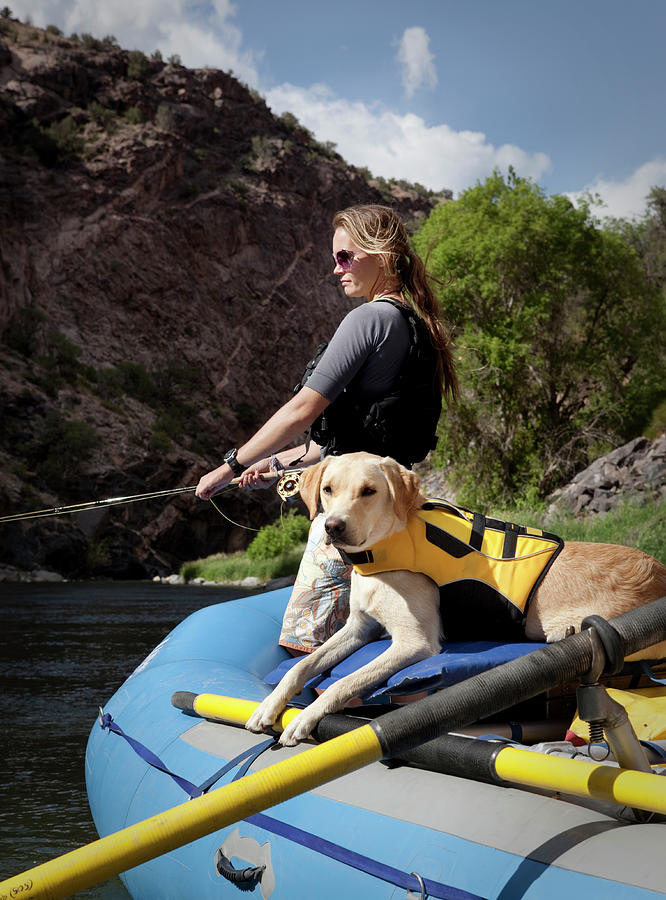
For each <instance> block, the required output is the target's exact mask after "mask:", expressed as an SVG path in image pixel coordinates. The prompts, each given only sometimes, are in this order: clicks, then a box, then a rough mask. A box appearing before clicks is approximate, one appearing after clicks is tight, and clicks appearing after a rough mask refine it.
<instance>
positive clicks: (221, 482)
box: [195, 463, 234, 500]
mask: <svg viewBox="0 0 666 900" xmlns="http://www.w3.org/2000/svg"><path fill="white" fill-rule="evenodd" d="M233 477H234V473H233V472H232V471H231V469H230V468H229V466H228V465H227V464H226V463H223V464H222V465H221V466H218V468H217V469H213V471H212V472H208V474H207V475H203V476H202V477H201V478H200V479H199V484H198V485H197V489H196V491H195V494H196V495H197V497H198V498H199V499H200V500H210V498H211V497H212V496H214V495H215V494H217V493H218V492H219V491H221V490H222V488H225V487H226V486H227V485H228V484H229V482H230V481H231V479H232V478H233Z"/></svg>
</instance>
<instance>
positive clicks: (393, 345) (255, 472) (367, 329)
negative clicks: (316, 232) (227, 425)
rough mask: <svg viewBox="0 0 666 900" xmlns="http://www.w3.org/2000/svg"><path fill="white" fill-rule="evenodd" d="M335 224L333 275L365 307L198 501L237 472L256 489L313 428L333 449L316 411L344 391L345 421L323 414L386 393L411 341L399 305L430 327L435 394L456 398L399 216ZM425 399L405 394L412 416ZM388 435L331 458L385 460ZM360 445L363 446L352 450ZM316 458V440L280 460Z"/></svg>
mask: <svg viewBox="0 0 666 900" xmlns="http://www.w3.org/2000/svg"><path fill="white" fill-rule="evenodd" d="M333 227H334V229H335V232H334V235H333V258H334V260H335V268H334V274H336V275H338V276H339V277H340V283H341V285H342V289H343V290H344V292H345V295H346V296H347V297H349V298H350V299H351V298H354V299H355V298H361V297H365V298H366V299H367V300H368V301H370V302H369V303H366V304H364V305H362V306H359V307H356V308H355V309H353V310H352V311H351V312H350V313H348V315H347V316H346V317H345V318H344V319H343V321H342V323H341V324H340V326H339V327H338V329H337V331H336V333H335V335H334V336H333V338H332V340H331V342H330V343H329V345H328V347H327V349H326V352H325V353H324V355H323V356H322V358H321V360H320V361H319V363H318V364H317V366H316V367H315V369H314V371H313V373H312V375H311V376H310V378H309V379H308V382H307V384H305V385H304V386H303V387H301V389H300V390H299V391H298V393H296V394H295V395H294V396H293V397H292V398H291V400H289V402H288V403H286V404H285V405H284V406H282V407H281V408H280V409H279V410H278V411H277V412H276V413H275V414H274V415H273V416H272V417H271V418H270V419H269V420H268V421H267V422H266V423H265V425H263V426H262V427H261V428H260V429H259V431H257V432H256V434H255V435H253V437H251V438H250V439H249V440H248V441H247V442H246V443H245V444H243V446H242V447H241V448H240V449H239V450H238V451H237V452H236V451H235V450H233V451H228V453H227V454H225V457H224V459H225V461H224V462H223V463H222V465H221V466H219V467H218V468H216V469H214V470H213V471H212V472H209V473H208V474H207V475H204V476H203V477H202V478H201V480H200V482H199V484H198V486H197V491H196V493H197V496H198V497H200V498H201V499H204V500H207V499H209V498H210V497H212V496H213V495H214V494H216V493H217V492H218V491H220V490H221V489H222V488H223V487H225V486H226V485H227V484H228V483H229V482H230V481H231V479H232V478H234V476H238V475H242V479H241V484H243V485H245V486H254V485H257V486H258V483H259V478H258V476H259V475H260V474H264V473H267V472H269V471H270V461H271V458H272V457H274V454H275V453H278V452H280V451H281V450H282V449H283V448H285V447H287V446H288V445H289V444H291V443H292V442H293V441H294V440H295V439H296V438H297V437H298V436H299V435H301V434H303V432H305V431H307V430H308V429H309V428H310V427H311V426H312V425H313V424H314V423H317V425H316V426H315V428H314V433H313V436H314V437H315V438H316V436H317V435H319V436H320V437H322V438H329V440H328V441H325V443H326V446H329V444H330V443H333V444H335V443H336V442H335V434H334V433H331V432H334V431H335V425H334V424H329V423H328V422H326V421H325V419H326V417H322V414H323V413H324V411H325V410H326V409H327V408H328V407H329V406H331V404H333V406H336V405H340V406H342V404H340V398H341V396H342V394H343V392H345V393H346V394H347V396H346V397H345V398H344V399H345V401H346V402H345V404H344V406H345V407H346V409H345V415H335V416H331V412H332V411H333V410H330V411H329V416H328V418H329V419H331V418H335V419H342V420H343V421H344V422H346V421H348V413H349V408H350V407H352V406H355V407H356V408H358V409H359V410H360V409H361V408H362V407H363V406H365V407H366V408H369V407H370V406H372V404H373V402H375V401H377V400H382V399H383V398H385V397H386V396H387V395H389V394H390V393H391V391H392V389H394V388H395V386H396V383H397V382H398V381H399V378H400V373H401V368H402V367H403V365H404V363H405V362H406V361H407V359H408V356H409V351H410V349H411V347H412V345H413V341H412V337H413V334H410V325H409V320H408V317H406V316H405V315H404V314H403V313H402V312H401V310H400V308H399V307H403V309H404V311H405V312H406V313H409V312H411V311H415V312H416V314H417V316H418V319H419V321H420V322H422V323H423V324H424V325H425V328H426V329H427V335H428V338H429V344H430V346H429V347H428V348H423V347H422V348H421V351H423V350H424V349H429V350H431V357H432V359H433V364H434V373H433V374H434V378H435V379H436V383H437V384H438V386H439V391H440V394H442V395H444V397H446V398H447V399H449V400H454V399H455V397H456V396H457V392H458V383H457V379H456V374H455V367H454V363H453V357H452V353H451V346H450V342H449V338H448V335H447V333H446V330H445V328H444V326H443V324H442V322H441V320H440V318H439V308H438V304H437V299H436V297H435V295H434V293H433V291H432V288H431V287H430V285H429V283H428V278H427V275H426V271H425V266H424V264H423V262H422V260H421V259H420V257H419V256H418V255H417V254H416V253H415V252H414V251H413V250H412V249H411V247H410V246H409V239H408V237H407V233H406V231H405V228H404V225H403V224H402V222H401V221H400V219H399V217H398V216H397V215H396V213H395V212H394V211H393V210H392V209H390V208H389V207H385V206H375V205H367V206H353V207H350V208H349V209H346V210H343V211H342V212H339V213H337V214H336V215H335V217H334V219H333ZM380 298H382V299H387V300H388V299H391V300H393V301H394V304H395V305H393V304H391V303H373V302H372V301H376V300H379V299H380ZM422 355H423V352H422ZM424 399H427V398H424V397H409V398H407V404H406V405H408V406H409V407H410V408H411V409H412V410H414V409H417V408H418V407H420V406H421V405H422V403H423V400H424ZM336 401H337V403H336ZM381 412H382V411H381V410H380V411H379V415H381ZM358 414H359V415H360V412H359V413H358ZM339 427H345V426H344V424H340V426H339ZM391 437H392V436H391V435H387V436H386V439H385V440H386V446H384V447H381V448H375V447H371V446H368V445H367V441H364V440H363V435H362V434H361V435H356V436H355V437H353V438H350V439H349V440H346V442H345V445H344V446H340V442H339V441H338V442H337V446H335V448H330V447H329V452H331V451H332V452H350V451H351V450H369V451H372V452H380V453H384V454H385V455H391V453H390V452H389V451H390V449H391V447H390V441H391ZM432 437H433V438H434V430H433V435H432ZM394 439H395V436H394ZM359 441H360V442H361V445H357V446H352V444H357V443H358V442H359ZM321 452H322V447H321V444H319V443H311V444H310V446H309V447H306V445H302V446H301V447H296V448H293V449H291V450H289V451H287V452H286V453H285V454H284V459H283V460H280V462H282V463H283V464H285V463H288V462H290V461H293V460H296V459H300V462H299V465H311V464H313V463H315V462H317V461H318V460H319V459H320V458H321ZM426 452H427V451H426ZM412 455H413V454H412ZM424 456H425V453H423V454H422V455H421V456H420V457H418V458H413V459H407V458H405V459H399V455H397V456H396V458H398V459H399V461H400V462H403V464H405V465H411V464H412V463H414V462H417V461H418V460H419V459H423V457H424ZM301 457H302V458H301Z"/></svg>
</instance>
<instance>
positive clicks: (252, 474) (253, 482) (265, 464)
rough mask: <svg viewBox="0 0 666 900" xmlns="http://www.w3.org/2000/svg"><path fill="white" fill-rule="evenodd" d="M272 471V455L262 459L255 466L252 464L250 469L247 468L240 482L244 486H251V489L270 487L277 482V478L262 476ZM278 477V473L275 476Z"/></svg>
mask: <svg viewBox="0 0 666 900" xmlns="http://www.w3.org/2000/svg"><path fill="white" fill-rule="evenodd" d="M270 471H271V460H270V457H267V458H266V459H260V460H259V462H257V463H255V464H254V465H253V466H250V468H249V469H246V470H245V471H244V472H243V474H242V475H241V477H240V479H239V481H238V484H239V486H240V487H242V488H249V489H250V490H262V489H263V488H267V487H270V486H271V485H272V484H274V482H275V478H262V477H261V476H262V475H264V476H265V475H267V474H268V473H269V472H270ZM275 477H276V478H277V475H276V476H275Z"/></svg>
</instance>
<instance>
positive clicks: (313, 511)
mask: <svg viewBox="0 0 666 900" xmlns="http://www.w3.org/2000/svg"><path fill="white" fill-rule="evenodd" d="M326 463H327V460H326V459H323V460H322V461H321V462H320V463H316V465H314V466H307V467H306V468H305V469H303V471H302V472H301V474H300V476H299V479H298V490H299V493H300V495H301V499H302V500H303V503H305V505H306V506H307V508H308V512H309V513H310V518H311V519H314V517H315V516H316V515H317V509H318V507H319V488H320V486H321V479H322V477H323V475H324V469H325V468H326Z"/></svg>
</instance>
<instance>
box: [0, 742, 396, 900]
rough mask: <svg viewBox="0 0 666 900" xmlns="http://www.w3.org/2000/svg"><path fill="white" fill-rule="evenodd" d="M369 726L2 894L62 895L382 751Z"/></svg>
mask: <svg viewBox="0 0 666 900" xmlns="http://www.w3.org/2000/svg"><path fill="white" fill-rule="evenodd" d="M381 755H382V751H381V747H380V744H379V741H378V740H377V738H376V736H375V734H374V732H373V731H372V729H371V728H370V727H369V726H364V727H363V728H359V729H356V730H355V731H352V732H350V733H349V734H345V735H341V737H339V738H334V739H333V740H331V741H328V742H327V743H325V744H320V745H319V746H317V747H313V748H312V749H311V750H308V751H306V752H305V753H300V754H298V755H296V756H294V757H291V758H289V759H285V760H283V761H282V762H279V763H276V764H275V765H273V766H270V767H269V768H267V769H262V770H260V771H258V772H255V773H253V774H251V775H248V776H246V777H245V778H243V779H241V780H239V781H235V782H232V783H231V784H228V785H226V786H225V787H223V788H219V789H218V790H215V791H211V792H210V793H208V794H204V795H203V796H201V797H197V798H196V799H195V800H189V801H188V802H187V803H183V804H181V805H180V806H176V807H173V808H172V809H168V810H166V811H165V812H163V813H158V814H157V815H155V816H152V817H151V818H149V819H145V820H144V821H142V822H138V823H137V824H136V825H131V826H129V827H128V828H125V829H123V830H122V831H118V832H115V833H114V834H110V835H108V836H107V837H105V838H101V839H100V840H98V841H95V842H94V843H92V844H88V845H87V846H85V847H81V848H79V849H78V850H73V851H72V852H71V853H67V854H65V855H64V856H60V857H58V858H57V859H54V860H51V861H49V862H46V863H43V864H42V865H40V866H37V867H36V868H34V869H30V870H29V871H27V872H24V873H23V874H22V875H17V876H16V877H14V878H10V879H7V881H4V882H2V883H1V884H0V898H2V897H8V898H9V897H15V896H16V897H18V896H20V897H21V898H22V900H23V898H30V900H37V898H43V900H58V898H62V897H68V896H70V895H71V894H73V893H76V892H77V891H81V890H84V889H85V888H87V887H90V886H91V885H93V884H97V883H98V882H100V881H105V880H106V879H108V878H111V877H112V876H113V875H116V874H118V873H119V872H124V871H126V870H127V869H131V868H133V867H134V866H138V865H139V864H140V863H143V862H146V861H147V860H149V859H153V858H154V857H156V856H161V855H162V854H163V853H168V852H169V851H170V850H174V849H175V848H176V847H180V846H182V845H183V844H187V843H189V842H190V841H194V840H197V839H198V838H200V837H203V836H204V835H206V834H210V833H211V832H213V831H217V830H218V829H220V828H224V827H226V826H228V825H232V824H233V823H234V822H237V821H239V820H241V819H244V818H246V817H247V816H250V815H254V814H255V813H258V812H261V811H262V810H264V809H267V808H268V807H270V806H274V805H275V804H276V803H282V802H283V801H284V800H288V799H290V798H291V797H295V796H297V795H298V794H301V793H303V792H305V791H309V790H311V789H312V788H314V787H317V786H318V785H320V784H324V783H325V782H327V781H331V780H332V779H334V778H338V777H339V776H340V775H344V774H345V773H346V772H350V771H352V770H353V769H358V768H361V767H362V766H365V765H368V764H369V763H371V762H374V761H376V760H378V759H380V758H381Z"/></svg>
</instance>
